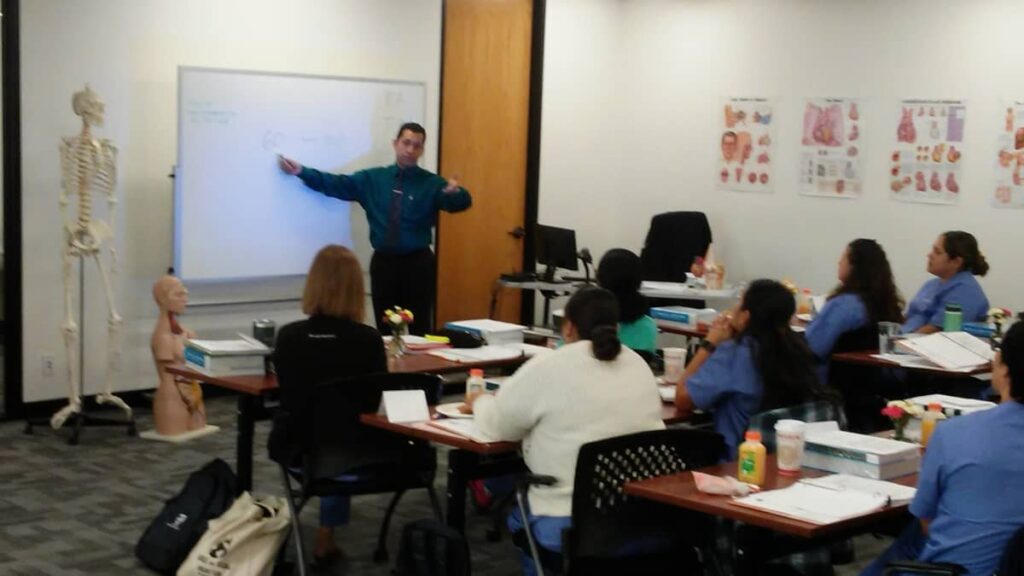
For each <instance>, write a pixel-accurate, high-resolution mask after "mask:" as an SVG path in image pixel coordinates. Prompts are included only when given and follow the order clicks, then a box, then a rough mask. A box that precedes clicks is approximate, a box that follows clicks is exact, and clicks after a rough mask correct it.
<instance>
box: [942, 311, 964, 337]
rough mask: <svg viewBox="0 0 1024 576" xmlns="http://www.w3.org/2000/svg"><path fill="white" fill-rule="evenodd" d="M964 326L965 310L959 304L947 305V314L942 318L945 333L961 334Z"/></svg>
mask: <svg viewBox="0 0 1024 576" xmlns="http://www.w3.org/2000/svg"><path fill="white" fill-rule="evenodd" d="M963 324H964V312H963V308H961V307H960V305H959V304H946V313H945V315H944V316H943V317H942V331H943V332H959V331H960V329H961V328H962V327H963Z"/></svg>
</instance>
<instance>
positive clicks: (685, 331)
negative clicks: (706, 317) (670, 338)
mask: <svg viewBox="0 0 1024 576" xmlns="http://www.w3.org/2000/svg"><path fill="white" fill-rule="evenodd" d="M654 323H655V324H656V325H657V326H658V330H660V331H662V332H667V333H669V334H679V335H680V336H686V337H687V338H704V337H705V336H707V335H708V325H707V324H705V323H701V324H698V325H696V326H683V325H682V324H680V323H678V322H669V321H666V320H658V319H657V318H655V319H654Z"/></svg>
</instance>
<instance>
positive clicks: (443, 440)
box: [359, 404, 690, 532]
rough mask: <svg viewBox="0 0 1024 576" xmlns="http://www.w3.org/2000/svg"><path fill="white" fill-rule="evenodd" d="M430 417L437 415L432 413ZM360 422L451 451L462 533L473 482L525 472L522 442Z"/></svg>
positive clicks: (452, 501)
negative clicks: (472, 438) (478, 440)
mask: <svg viewBox="0 0 1024 576" xmlns="http://www.w3.org/2000/svg"><path fill="white" fill-rule="evenodd" d="M431 418H432V419H437V418H438V416H437V414H436V413H434V411H433V409H432V410H431ZM661 418H662V420H663V421H664V422H665V424H666V425H668V424H678V423H682V422H686V421H688V420H689V418H690V414H689V413H684V412H680V411H679V410H677V409H676V407H675V406H673V405H671V404H662V406H661ZM359 420H360V421H361V422H362V423H363V424H366V425H367V426H372V427H374V428H380V429H382V430H387V431H389V432H394V433H395V434H401V435H403V436H408V437H411V438H417V439H419V440H426V441H428V442H433V443H435V444H441V445H444V446H449V447H451V448H452V450H451V451H450V452H448V478H447V488H446V497H447V503H446V512H445V520H446V523H447V524H448V526H450V527H452V528H454V529H456V530H458V531H460V532H462V531H464V530H465V527H466V495H467V487H468V485H469V481H470V480H475V479H479V478H492V477H495V476H503V475H506V474H514V473H518V472H523V471H525V470H526V467H525V465H524V464H523V460H522V458H520V457H519V442H475V441H473V440H470V439H469V438H466V437H465V436H461V435H459V434H456V433H454V432H449V431H448V430H445V429H443V428H439V427H437V426H433V425H431V424H430V423H429V422H416V423H401V424H400V423H395V422H389V421H388V419H387V417H386V416H383V415H381V414H375V413H374V414H363V415H361V416H360V417H359Z"/></svg>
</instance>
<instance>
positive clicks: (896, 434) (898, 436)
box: [892, 419, 907, 442]
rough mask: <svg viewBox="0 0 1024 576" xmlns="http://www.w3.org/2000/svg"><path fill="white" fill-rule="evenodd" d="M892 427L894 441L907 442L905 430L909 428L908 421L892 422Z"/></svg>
mask: <svg viewBox="0 0 1024 576" xmlns="http://www.w3.org/2000/svg"><path fill="white" fill-rule="evenodd" d="M892 425H893V435H892V439H893V440H899V441H901V442H902V441H905V440H906V439H907V437H906V434H905V429H906V427H907V421H906V420H902V419H901V420H893V421H892Z"/></svg>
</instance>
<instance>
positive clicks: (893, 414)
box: [882, 406, 907, 420]
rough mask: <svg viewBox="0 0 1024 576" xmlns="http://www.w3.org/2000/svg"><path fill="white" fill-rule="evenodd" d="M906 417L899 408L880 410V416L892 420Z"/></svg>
mask: <svg viewBox="0 0 1024 576" xmlns="http://www.w3.org/2000/svg"><path fill="white" fill-rule="evenodd" d="M906 415H907V413H906V412H904V411H903V409H902V408H900V407H899V406H886V407H885V408H882V416H887V417H889V418H892V419H893V420H899V419H901V418H903V417H905V416H906Z"/></svg>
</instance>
